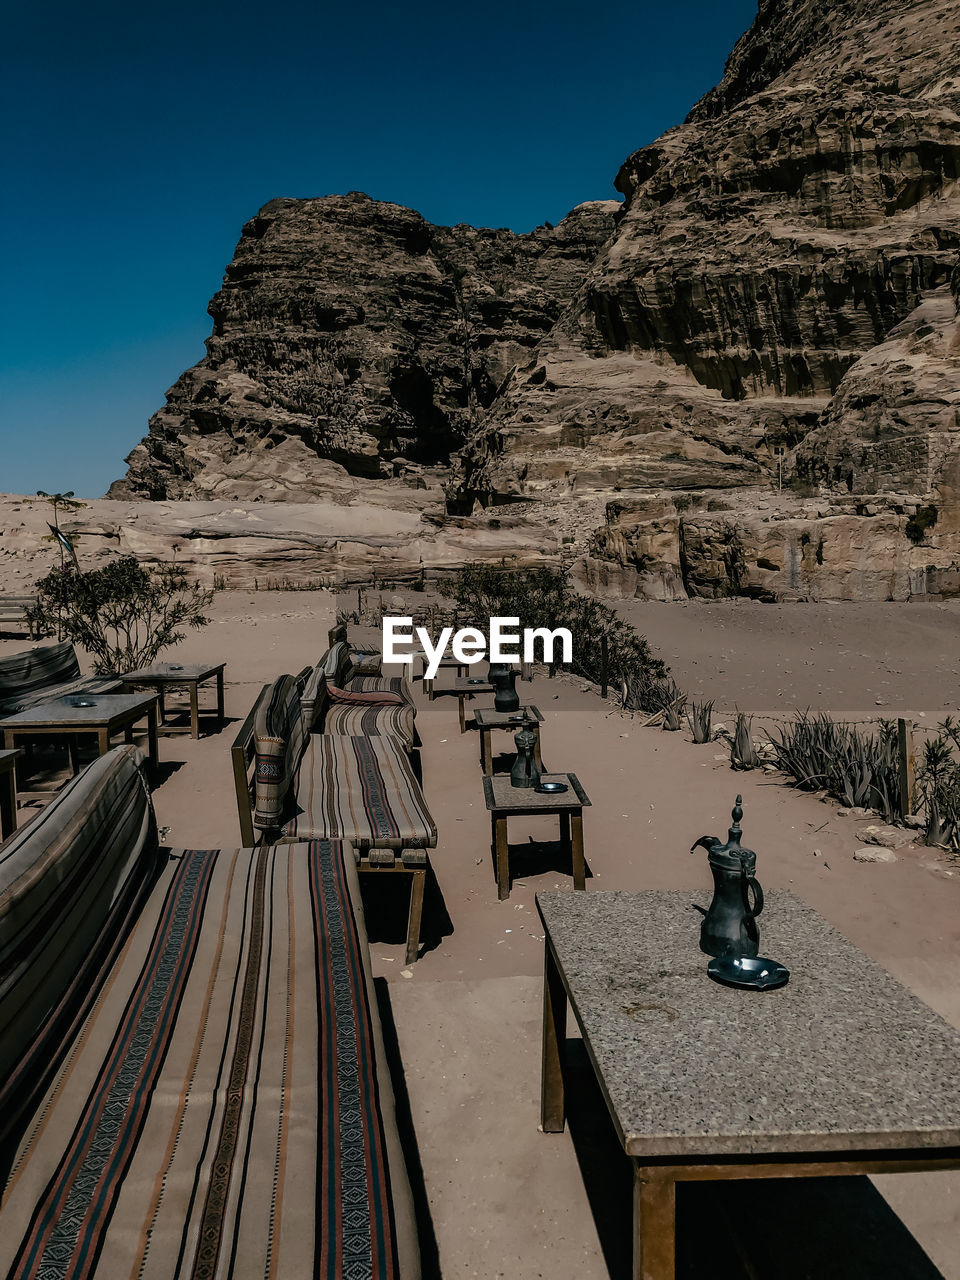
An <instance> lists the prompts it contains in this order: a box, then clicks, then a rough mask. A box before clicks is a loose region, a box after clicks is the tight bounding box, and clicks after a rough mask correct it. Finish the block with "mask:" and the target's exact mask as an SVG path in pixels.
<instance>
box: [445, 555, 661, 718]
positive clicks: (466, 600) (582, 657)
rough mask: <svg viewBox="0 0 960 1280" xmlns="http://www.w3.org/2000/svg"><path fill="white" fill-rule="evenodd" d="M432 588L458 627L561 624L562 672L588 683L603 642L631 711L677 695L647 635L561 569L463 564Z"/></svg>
mask: <svg viewBox="0 0 960 1280" xmlns="http://www.w3.org/2000/svg"><path fill="white" fill-rule="evenodd" d="M438 589H439V591H440V593H441V595H443V596H445V597H447V598H448V599H453V600H455V601H456V602H457V605H458V608H457V618H458V621H459V622H460V623H461V625H463V624H467V625H471V626H476V627H479V628H481V629H483V630H486V628H487V627H488V626H489V620H490V618H492V617H502V618H518V619H519V620H520V628H521V630H522V629H523V628H525V627H531V628H532V627H548V628H549V629H550V630H551V631H552V630H555V629H556V628H557V627H566V628H567V629H568V630H569V632H570V634H571V636H572V638H573V661H572V662H571V663H570V664H569V666H568V669H569V670H570V671H572V672H573V673H574V674H576V675H578V676H582V677H583V678H584V679H586V680H590V681H592V682H593V683H594V684H600V683H601V682H602V677H603V675H604V672H603V671H602V665H603V656H602V655H603V640H604V639H606V651H607V670H606V676H607V682H608V683H609V684H610V685H611V686H612V687H614V688H620V689H621V690H622V692H623V699H624V706H625V707H627V708H628V709H629V710H635V711H651V712H654V711H661V710H663V709H664V708H665V707H666V706H667V705H672V704H674V703H676V701H677V699H678V698H679V697H680V696H681V695H680V691H679V690H678V689H677V687H676V685H675V684H674V683H673V681H672V680H670V678H669V675H668V669H667V667H666V665H665V663H663V662H662V661H661V660H660V658H658V657H657V656H656V655H655V654H654V652H653V650H652V649H651V648H650V646H649V645H648V644H647V640H646V637H645V636H642V635H641V634H640V633H639V632H638V631H637V630H635V628H634V627H632V626H631V625H630V624H629V623H628V622H625V621H624V620H623V619H622V618H620V617H618V615H617V614H616V613H614V611H613V610H612V609H611V608H610V607H609V606H608V605H605V604H603V603H601V601H599V600H594V599H593V598H592V597H589V596H583V595H580V594H579V592H577V591H575V590H574V588H573V587H572V586H571V585H570V581H569V577H568V575H567V573H566V572H565V571H564V570H562V569H549V568H543V569H522V570H511V569H502V568H498V567H493V566H489V565H477V564H473V565H466V566H465V567H464V568H462V569H460V570H458V572H457V573H456V574H454V575H453V577H452V578H450V579H447V580H446V581H444V582H441V583H440V584H439V587H438Z"/></svg>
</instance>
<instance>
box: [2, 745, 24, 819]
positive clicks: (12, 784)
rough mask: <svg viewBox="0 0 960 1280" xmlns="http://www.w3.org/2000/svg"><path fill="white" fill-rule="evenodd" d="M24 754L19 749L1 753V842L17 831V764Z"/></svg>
mask: <svg viewBox="0 0 960 1280" xmlns="http://www.w3.org/2000/svg"><path fill="white" fill-rule="evenodd" d="M22 755H23V752H22V751H21V750H20V748H19V747H17V748H16V749H15V750H12V751H0V840H6V838H7V836H8V835H10V834H11V833H12V832H14V831H16V829H17V776H16V768H15V766H16V763H17V759H18V757H19V756H22Z"/></svg>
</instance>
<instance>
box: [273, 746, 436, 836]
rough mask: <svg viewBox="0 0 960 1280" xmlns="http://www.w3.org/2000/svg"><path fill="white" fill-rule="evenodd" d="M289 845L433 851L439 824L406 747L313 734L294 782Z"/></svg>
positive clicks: (287, 830)
mask: <svg viewBox="0 0 960 1280" xmlns="http://www.w3.org/2000/svg"><path fill="white" fill-rule="evenodd" d="M295 798H296V810H297V811H296V813H295V814H294V816H293V817H292V818H291V819H289V820H288V822H287V823H286V825H285V826H284V828H283V837H284V839H286V840H320V839H329V840H336V839H341V840H349V841H350V842H351V843H353V844H357V845H362V846H364V847H368V846H369V847H377V848H381V849H403V848H422V849H432V848H433V847H434V846H435V845H436V843H437V827H436V823H435V822H434V821H433V818H432V816H431V814H430V811H429V809H428V808H427V804H426V801H425V800H424V798H423V792H422V791H421V789H420V784H419V782H418V781H417V777H416V775H415V774H414V772H413V767H412V765H411V763H410V759H409V757H408V756H407V754H406V752H405V751H404V749H403V747H402V746H401V745H400V744H399V743H398V742H397V741H396V739H394V738H393V737H389V736H381V737H370V738H366V737H349V736H347V735H344V734H331V733H314V734H311V735H310V736H309V737H308V738H307V742H306V746H305V748H304V752H303V756H302V758H301V760H300V767H299V769H298V771H297V777H296V782H295Z"/></svg>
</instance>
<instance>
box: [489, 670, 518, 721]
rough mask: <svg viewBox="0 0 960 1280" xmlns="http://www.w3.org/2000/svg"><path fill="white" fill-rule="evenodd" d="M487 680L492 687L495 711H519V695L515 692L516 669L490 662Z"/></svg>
mask: <svg viewBox="0 0 960 1280" xmlns="http://www.w3.org/2000/svg"><path fill="white" fill-rule="evenodd" d="M487 679H488V680H489V681H490V683H491V684H492V685H493V708H494V710H495V711H519V710H520V695H519V693H517V690H516V683H517V669H516V667H508V666H507V664H506V663H505V662H491V663H490V673H489V675H488V676H487Z"/></svg>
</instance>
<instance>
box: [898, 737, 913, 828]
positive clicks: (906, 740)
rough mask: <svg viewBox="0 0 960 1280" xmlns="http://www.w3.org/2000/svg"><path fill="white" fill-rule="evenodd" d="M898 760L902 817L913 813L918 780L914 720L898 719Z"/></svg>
mask: <svg viewBox="0 0 960 1280" xmlns="http://www.w3.org/2000/svg"><path fill="white" fill-rule="evenodd" d="M897 762H898V764H899V770H900V817H901V818H905V817H906V816H907V814H908V813H913V804H914V784H915V782H916V774H915V761H914V753H913V722H912V721H910V720H898V721H897Z"/></svg>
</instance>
